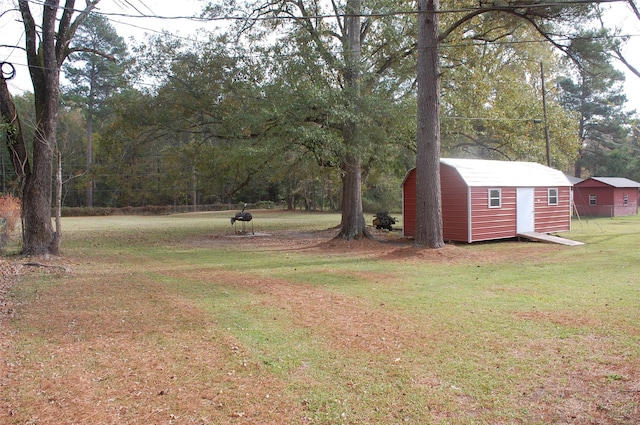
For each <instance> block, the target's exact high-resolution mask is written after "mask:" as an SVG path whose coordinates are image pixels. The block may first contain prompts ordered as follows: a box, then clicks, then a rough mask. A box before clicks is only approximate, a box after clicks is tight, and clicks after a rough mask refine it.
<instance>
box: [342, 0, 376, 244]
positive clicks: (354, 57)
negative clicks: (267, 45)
mask: <svg viewBox="0 0 640 425" xmlns="http://www.w3.org/2000/svg"><path fill="white" fill-rule="evenodd" d="M360 9H361V2H360V0H348V1H347V13H348V15H347V16H346V17H345V37H344V42H343V43H344V44H343V49H344V55H345V69H344V83H345V94H346V96H347V99H348V104H349V107H350V108H349V109H351V111H350V112H351V115H352V117H353V118H351V119H350V121H349V122H347V123H345V125H344V129H343V131H342V136H343V139H344V144H345V147H346V151H347V153H346V156H345V158H344V161H343V165H342V171H343V173H344V177H343V180H342V189H343V190H342V199H343V200H342V223H341V229H340V233H339V234H338V237H341V238H343V239H349V240H351V239H360V238H363V237H368V236H369V233H368V231H367V228H366V224H365V221H364V213H363V211H362V159H361V154H360V148H359V145H360V140H359V138H360V135H359V131H358V125H359V124H358V123H357V122H356V121H357V117H358V105H359V103H360V84H361V82H360V77H361V71H360V58H361V46H360V43H361V38H360V37H361V34H360V16H359V14H360V11H361V10H360Z"/></svg>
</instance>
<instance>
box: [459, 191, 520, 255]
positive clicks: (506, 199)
mask: <svg viewBox="0 0 640 425" xmlns="http://www.w3.org/2000/svg"><path fill="white" fill-rule="evenodd" d="M489 189H501V190H502V205H501V207H500V208H489ZM516 199H517V196H516V188H515V187H502V188H495V187H473V188H471V217H472V219H471V241H470V242H478V241H486V240H491V239H504V238H512V237H515V236H516V215H517V208H516Z"/></svg>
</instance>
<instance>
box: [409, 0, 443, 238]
mask: <svg viewBox="0 0 640 425" xmlns="http://www.w3.org/2000/svg"><path fill="white" fill-rule="evenodd" d="M438 7H439V3H438V0H419V2H418V12H419V13H418V71H417V78H418V119H417V122H418V128H417V131H418V132H417V154H416V186H417V187H416V202H417V204H416V236H415V245H416V246H424V247H428V248H441V247H443V246H444V241H443V235H442V202H441V192H440V190H441V189H440V78H441V75H440V56H439V48H438V46H439V40H438V36H439V34H438V31H439V30H438V15H437V13H436V11H437V10H438Z"/></svg>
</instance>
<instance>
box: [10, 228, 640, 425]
mask: <svg viewBox="0 0 640 425" xmlns="http://www.w3.org/2000/svg"><path fill="white" fill-rule="evenodd" d="M379 236H380V237H384V238H387V236H386V234H380V235H379ZM188 245H189V246H192V247H193V246H197V247H207V246H210V247H218V248H219V247H224V246H226V245H228V246H233V247H234V249H238V250H239V252H249V251H252V250H261V251H269V250H274V251H277V252H280V253H286V252H288V251H297V252H305V253H307V255H310V256H318V255H322V256H327V257H332V258H335V257H340V256H354V255H358V256H361V257H362V258H368V257H377V258H382V259H383V261H389V262H394V263H396V264H397V263H401V264H407V265H410V264H414V263H418V262H419V263H421V264H425V263H426V264H434V265H435V264H441V265H442V264H444V265H447V264H450V265H452V266H453V265H456V264H459V263H461V262H470V263H483V264H491V263H500V262H503V261H515V262H517V261H522V260H524V259H525V258H527V257H528V256H531V255H532V253H534V252H536V250H538V253H540V254H543V255H546V256H553V253H554V252H555V251H556V250H558V249H559V248H558V247H555V246H549V245H543V244H539V245H533V246H531V245H530V246H528V247H527V249H523V248H522V246H521V245H519V244H513V245H512V246H510V247H509V248H508V249H506V248H504V247H497V248H495V249H487V250H464V249H461V248H460V247H456V246H447V247H446V248H445V249H443V250H437V251H433V250H419V249H415V248H412V247H411V246H410V244H408V243H407V242H406V241H402V240H385V241H384V243H380V241H364V242H351V243H347V242H344V241H335V240H332V239H331V232H318V233H313V234H305V235H300V234H294V233H291V232H281V233H280V234H279V235H274V236H270V237H255V238H235V237H212V238H200V239H193V240H191V241H190V242H189V243H188ZM38 262H42V263H43V264H46V265H48V266H63V267H65V268H67V269H69V270H71V271H70V272H65V271H64V269H63V268H56V267H37V266H34V267H26V268H25V267H24V266H21V265H20V264H23V263H24V261H23V260H14V262H13V264H11V265H6V266H5V267H3V268H2V270H6V272H7V273H6V275H7V276H8V277H10V276H11V275H12V276H15V275H17V274H19V273H22V274H23V279H29V278H30V277H29V275H28V273H37V276H33V277H34V278H36V277H37V279H36V280H38V281H39V282H42V283H39V284H36V285H29V288H30V289H29V291H30V292H28V293H21V294H20V299H22V300H24V301H25V302H26V304H24V305H22V306H18V307H16V306H14V305H12V304H11V303H12V300H11V299H7V296H6V295H7V291H4V292H2V291H0V296H4V297H3V299H4V301H3V303H4V304H3V305H4V306H5V308H4V310H3V313H4V316H3V317H2V318H0V320H2V323H0V330H1V333H0V338H1V339H2V342H1V344H0V357H1V358H2V359H3V361H2V362H1V363H0V392H1V393H2V396H1V399H0V409H1V410H0V423H7V424H27V423H33V424H36V423H37V424H59V423H83V424H124V423H127V424H136V423H139V424H192V423H193V424H227V423H238V424H294V423H337V422H339V423H354V424H355V423H434V424H475V423H482V424H484V423H491V424H511V423H520V424H524V423H527V424H528V423H534V424H551V423H553V424H574V425H576V424H580V425H583V424H584V425H586V424H611V425H614V424H616V425H623V424H624V425H632V424H635V423H640V410H639V409H640V408H639V406H640V364H638V363H635V362H631V361H629V359H635V358H636V357H635V354H634V353H632V352H631V351H630V352H629V353H627V354H628V356H629V357H628V358H626V357H625V354H624V353H622V354H621V353H619V352H612V351H611V350H610V347H609V345H610V344H611V343H612V339H610V338H608V337H606V336H597V335H594V334H585V335H584V336H578V337H572V338H566V339H561V340H558V339H553V340H552V339H547V340H545V339H535V340H531V341H519V342H520V345H514V346H509V345H504V346H496V347H494V348H495V350H496V352H497V353H500V355H499V356H497V357H496V358H495V359H489V360H487V359H478V362H479V364H481V367H482V368H486V374H487V375H490V374H493V375H495V374H500V373H502V372H501V371H500V368H504V370H503V372H504V374H505V375H507V376H513V377H517V376H518V374H519V371H518V370H517V368H518V365H519V363H518V359H519V358H521V359H523V360H526V361H523V362H522V364H527V365H530V364H531V363H534V364H535V363H536V362H539V363H540V368H539V369H536V371H534V373H533V376H537V378H536V379H534V380H526V381H522V382H518V381H513V382H511V388H510V389H511V391H512V392H513V393H512V394H507V393H504V392H503V389H497V390H496V391H497V393H496V394H495V396H496V398H497V399H502V402H503V403H505V400H504V399H505V398H509V397H511V400H509V403H511V407H510V409H511V411H512V412H513V415H514V416H513V417H512V418H508V417H505V416H504V415H502V416H500V415H496V414H494V413H492V409H494V408H495V409H499V408H500V406H493V405H492V403H493V401H492V400H491V399H490V398H481V397H479V396H478V395H477V394H474V393H471V392H467V391H465V389H462V388H459V387H458V386H457V384H456V383H455V382H453V381H451V380H450V379H451V378H450V377H448V376H446V375H445V374H444V372H443V371H445V370H447V366H446V365H442V364H438V362H440V361H442V358H443V355H444V354H443V353H439V351H440V350H442V347H447V346H451V345H452V340H453V339H455V338H459V336H458V335H456V334H454V333H451V332H450V330H448V328H446V327H443V326H441V325H440V324H439V323H438V322H437V321H436V320H435V319H432V320H430V319H429V318H426V317H424V316H417V315H411V314H407V313H406V312H403V311H399V310H397V309H393V308H387V307H386V306H385V305H377V306H374V305H372V301H371V300H366V299H362V298H359V297H356V296H351V295H349V294H344V293H339V292H335V291H329V290H326V289H325V288H323V287H321V286H317V285H310V284H301V283H299V282H297V283H292V282H291V281H288V280H285V279H282V278H277V277H268V276H261V275H259V274H254V273H250V272H247V271H238V270H225V269H219V270H211V269H210V268H198V267H189V266H184V265H181V264H168V263H166V262H165V263H159V262H156V261H154V260H152V259H149V260H143V259H141V260H140V262H138V263H136V264H134V265H131V264H129V262H127V263H125V264H127V265H126V266H122V265H121V264H120V262H119V261H118V258H117V257H110V258H104V259H101V260H100V261H97V260H95V259H92V257H91V255H90V254H89V255H78V256H76V257H75V258H70V257H67V258H65V259H53V260H48V261H45V260H42V259H41V260H38ZM6 264H8V263H6ZM158 269H162V276H163V277H164V278H166V279H172V280H176V281H193V282H198V284H199V285H202V287H205V288H206V287H208V286H216V287H220V288H228V290H229V291H241V292H242V293H247V294H249V295H250V296H251V297H253V298H252V299H253V300H254V302H253V303H252V304H251V306H250V308H252V309H254V310H255V315H256V317H258V316H260V315H261V314H263V313H262V312H264V311H268V312H269V311H274V312H278V314H274V315H273V317H271V318H270V319H269V320H271V321H273V322H274V326H278V327H281V328H285V329H286V328H290V329H292V330H293V329H297V330H303V331H304V332H306V333H307V334H308V336H309V339H310V340H313V341H321V342H322V346H323V347H324V349H326V350H327V351H329V352H331V353H333V356H334V357H333V359H332V363H331V365H328V366H327V367H338V368H342V367H344V368H345V369H344V370H342V369H339V370H338V371H336V373H335V374H334V375H329V376H331V378H330V379H333V380H334V381H329V382H327V381H323V380H322V377H319V376H318V375H317V374H314V373H312V371H311V369H312V366H311V365H308V364H306V363H304V362H302V363H300V364H299V365H297V367H293V368H291V369H290V370H287V371H285V372H283V373H274V371H273V370H272V368H271V366H270V365H269V364H268V363H267V362H265V361H261V360H260V359H259V357H258V356H256V353H255V351H254V348H252V347H249V346H247V345H246V344H244V343H243V341H241V340H239V339H237V338H236V337H235V336H234V333H233V332H230V331H229V329H228V328H226V327H225V325H223V324H221V323H219V322H218V321H217V320H216V319H215V315H212V314H210V312H208V311H207V309H206V308H204V307H203V305H202V304H201V303H199V302H198V300H196V299H192V298H190V297H186V296H183V295H182V294H180V293H179V292H176V291H174V290H172V289H171V288H170V287H169V286H167V285H164V284H162V283H160V282H159V281H158V279H157V277H155V276H154V275H153V273H154V271H155V270H158ZM141 270H142V271H143V272H141ZM25 273H27V275H26V276H24V274H25ZM43 273H46V274H47V275H45V278H44V279H43V276H42V275H43ZM46 276H49V280H50V282H51V284H48V283H47V282H48V281H49V280H48V279H46ZM350 276H357V277H359V278H362V279H365V280H367V281H370V282H372V283H375V285H376V286H380V287H393V285H395V284H396V276H394V275H393V274H392V273H388V274H387V273H372V272H369V271H367V270H358V271H355V272H354V273H353V274H350ZM4 281H5V282H7V283H6V284H5V287H8V286H11V285H12V283H11V282H15V280H14V279H11V278H9V279H5V280H4ZM14 289H15V288H14ZM507 290H508V289H501V288H498V289H496V291H507ZM15 308H18V310H19V315H18V317H15V318H12V317H9V316H8V315H7V314H8V313H11V312H13V311H15ZM213 308H215V306H214V307H213ZM514 318H515V319H516V320H521V321H526V322H531V323H545V324H546V323H549V324H551V325H554V326H569V327H574V326H575V327H596V328H600V327H602V326H606V325H607V324H606V323H602V322H601V319H598V318H592V317H590V316H589V315H587V314H584V313H580V312H569V311H567V312H543V311H540V312H535V311H534V312H531V311H528V312H516V313H514ZM624 330H625V331H627V332H629V334H630V335H635V336H636V337H637V334H638V332H639V331H638V328H627V329H624ZM469 350H470V351H472V350H473V347H469ZM577 352H580V353H582V354H581V357H580V358H581V359H583V360H581V361H580V362H577V363H575V362H573V358H574V357H573V353H577ZM407 353H410V355H408V354H407ZM449 354H450V355H452V356H454V355H457V354H456V353H449ZM463 354H464V353H463ZM467 354H469V355H474V354H473V353H472V352H470V353H467ZM460 355H462V354H460ZM500 356H505V357H509V358H511V359H515V360H513V361H510V360H507V359H506V358H501V357H500ZM584 359H587V360H584ZM452 360H455V359H452ZM350 365H351V366H353V369H352V370H350V369H349V368H350V367H351V366H350ZM522 373H523V374H526V376H532V373H531V371H522ZM536 374H537V375H536ZM375 379H389V380H390V381H391V382H390V384H389V385H395V384H394V383H393V379H398V381H402V384H401V385H402V388H400V389H399V390H395V389H394V390H393V391H391V392H390V393H389V394H390V398H389V399H386V398H385V396H384V395H380V394H377V395H374V394H370V399H371V400H374V401H375V402H376V403H380V404H379V405H378V406H375V405H374V406H372V405H370V401H369V400H368V399H367V398H368V396H367V392H366V391H369V389H368V387H367V386H368V385H369V384H373V383H374V382H371V381H375ZM514 379H515V378H514ZM332 385H335V389H336V394H338V393H341V392H346V393H348V394H351V395H352V397H353V398H354V399H357V400H359V401H360V403H361V406H360V408H361V409H363V410H366V409H371V411H370V412H363V413H362V415H361V419H360V420H358V419H352V418H351V417H350V416H348V415H346V416H344V417H343V418H342V419H337V420H334V421H329V420H322V419H319V418H320V416H316V417H313V416H312V409H316V410H319V411H321V410H322V409H323V408H326V407H323V406H319V407H318V406H315V405H314V406H311V405H310V403H312V401H311V400H310V399H308V397H307V396H306V394H308V393H309V392H310V391H312V390H313V389H314V388H315V387H322V388H324V389H328V390H330V388H331V386H332ZM398 385H400V384H398ZM479 386H482V384H481V383H480V384H479ZM339 388H340V389H339ZM338 397H339V395H336V398H338ZM330 402H331V403H335V404H339V403H346V402H345V401H343V400H331V401H330ZM496 403H498V402H496ZM502 407H504V406H502ZM376 409H378V411H377V412H374V410H376ZM362 418H364V419H362ZM416 418H420V420H418V422H416V421H415V419H416Z"/></svg>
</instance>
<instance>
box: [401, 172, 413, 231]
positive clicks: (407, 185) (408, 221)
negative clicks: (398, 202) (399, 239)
mask: <svg viewBox="0 0 640 425" xmlns="http://www.w3.org/2000/svg"><path fill="white" fill-rule="evenodd" d="M416 192H417V191H416V170H415V169H413V170H411V171H409V174H407V177H406V178H405V180H404V184H403V185H402V220H403V222H402V233H403V234H404V236H407V237H413V236H415V235H416Z"/></svg>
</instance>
